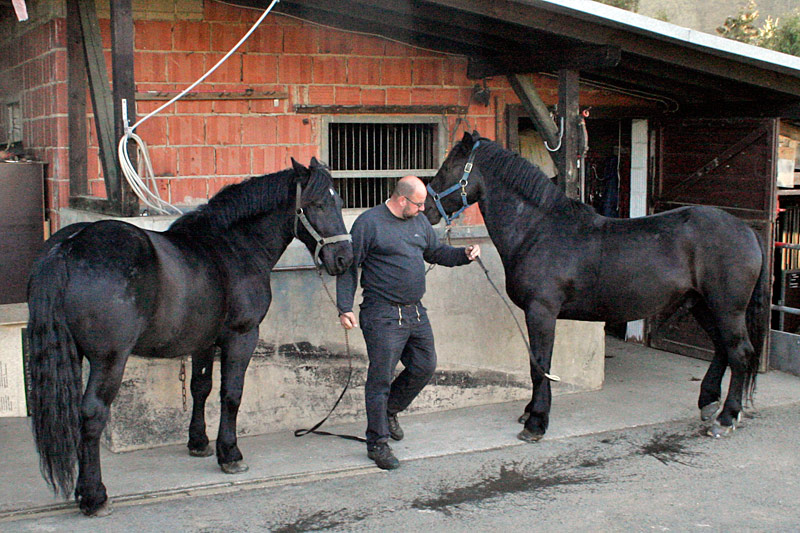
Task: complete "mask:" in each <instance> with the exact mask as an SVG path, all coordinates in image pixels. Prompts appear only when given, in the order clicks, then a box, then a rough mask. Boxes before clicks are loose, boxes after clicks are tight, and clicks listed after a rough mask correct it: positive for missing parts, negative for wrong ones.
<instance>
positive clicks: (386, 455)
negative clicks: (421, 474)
mask: <svg viewBox="0 0 800 533" xmlns="http://www.w3.org/2000/svg"><path fill="white" fill-rule="evenodd" d="M367 457H369V458H370V459H372V460H373V461H375V465H376V466H377V467H378V468H380V469H382V470H394V469H395V468H399V467H400V461H398V460H397V457H395V456H394V454H393V453H392V449H391V448H390V447H389V445H388V444H386V443H385V442H381V443H379V444H376V445H375V447H374V448H372V449H371V450H367Z"/></svg>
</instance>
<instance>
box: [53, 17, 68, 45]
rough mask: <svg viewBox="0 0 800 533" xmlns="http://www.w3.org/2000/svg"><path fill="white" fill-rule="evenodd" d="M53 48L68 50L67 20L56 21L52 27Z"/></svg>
mask: <svg viewBox="0 0 800 533" xmlns="http://www.w3.org/2000/svg"><path fill="white" fill-rule="evenodd" d="M50 31H51V33H52V36H53V37H52V42H51V46H52V47H54V48H55V47H58V48H66V46H67V19H55V20H54V21H53V25H52V27H51V30H50Z"/></svg>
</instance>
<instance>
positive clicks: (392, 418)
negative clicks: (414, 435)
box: [386, 413, 405, 440]
mask: <svg viewBox="0 0 800 533" xmlns="http://www.w3.org/2000/svg"><path fill="white" fill-rule="evenodd" d="M386 416H387V417H388V418H389V436H390V437H392V439H394V440H403V437H404V436H405V433H403V428H401V427H400V422H398V421H397V413H395V414H393V415H390V414H389V413H386Z"/></svg>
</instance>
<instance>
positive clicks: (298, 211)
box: [294, 181, 353, 267]
mask: <svg viewBox="0 0 800 533" xmlns="http://www.w3.org/2000/svg"><path fill="white" fill-rule="evenodd" d="M302 195H303V188H302V187H301V186H300V182H299V181H298V182H297V195H296V198H295V204H294V206H295V207H294V214H295V217H294V236H295V237H297V221H298V220H299V221H300V222H301V223H302V224H303V226H305V228H306V231H307V232H308V233H309V235H311V237H312V238H313V239H314V240H315V241H316V242H317V249H316V250H315V251H314V265H315V266H317V267H320V266H322V261H321V260H320V258H319V253H320V251H322V247H323V246H325V245H326V244H333V243H335V242H341V241H352V240H353V238H352V237H351V236H350V234H349V233H343V234H341V235H333V236H331V237H323V236H322V235H320V234H319V233H318V232H317V230H315V229H314V226H312V225H311V222H309V220H308V217H307V216H306V214H305V212H304V211H303V208H302V207H301V206H300V201H301V200H302Z"/></svg>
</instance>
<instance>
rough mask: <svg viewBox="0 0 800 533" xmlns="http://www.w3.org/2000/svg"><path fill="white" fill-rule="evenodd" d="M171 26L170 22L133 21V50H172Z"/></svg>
mask: <svg viewBox="0 0 800 533" xmlns="http://www.w3.org/2000/svg"><path fill="white" fill-rule="evenodd" d="M172 24H173V23H172V22H165V21H159V20H136V21H134V23H133V42H134V48H135V49H136V50H163V51H169V50H170V49H171V48H172ZM110 44H111V43H109V45H110Z"/></svg>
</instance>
